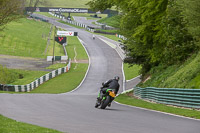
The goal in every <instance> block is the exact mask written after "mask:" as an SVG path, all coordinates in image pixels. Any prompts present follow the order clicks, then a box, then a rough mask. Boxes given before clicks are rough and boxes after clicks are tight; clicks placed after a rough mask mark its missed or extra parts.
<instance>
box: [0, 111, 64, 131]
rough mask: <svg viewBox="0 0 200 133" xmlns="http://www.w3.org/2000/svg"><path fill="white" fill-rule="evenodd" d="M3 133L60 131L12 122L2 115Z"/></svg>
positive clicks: (0, 121) (0, 120) (0, 119)
mask: <svg viewBox="0 0 200 133" xmlns="http://www.w3.org/2000/svg"><path fill="white" fill-rule="evenodd" d="M0 124H1V126H0V132H1V133H60V132H59V131H56V130H53V129H48V128H43V127H39V126H35V125H31V124H26V123H22V122H18V121H16V120H12V119H9V118H6V117H4V116H2V115H0Z"/></svg>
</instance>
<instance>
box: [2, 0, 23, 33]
mask: <svg viewBox="0 0 200 133" xmlns="http://www.w3.org/2000/svg"><path fill="white" fill-rule="evenodd" d="M24 2H25V0H0V29H1V30H2V29H3V26H4V25H5V24H7V23H9V22H11V21H13V20H16V19H18V18H19V17H21V16H20V14H22V12H23V9H24Z"/></svg>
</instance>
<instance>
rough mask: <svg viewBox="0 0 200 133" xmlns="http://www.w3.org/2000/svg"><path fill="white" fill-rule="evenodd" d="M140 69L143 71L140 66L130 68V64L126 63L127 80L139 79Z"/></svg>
mask: <svg viewBox="0 0 200 133" xmlns="http://www.w3.org/2000/svg"><path fill="white" fill-rule="evenodd" d="M140 69H141V66H138V65H133V66H130V65H129V64H127V63H124V74H125V79H126V80H130V79H132V78H135V77H137V76H138V75H140V73H139V71H140Z"/></svg>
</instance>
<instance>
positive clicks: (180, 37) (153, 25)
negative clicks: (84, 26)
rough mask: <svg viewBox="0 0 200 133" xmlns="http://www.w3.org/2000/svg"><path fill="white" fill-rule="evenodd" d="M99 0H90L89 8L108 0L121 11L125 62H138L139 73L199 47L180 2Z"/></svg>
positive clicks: (176, 60)
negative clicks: (125, 52) (124, 38)
mask: <svg viewBox="0 0 200 133" xmlns="http://www.w3.org/2000/svg"><path fill="white" fill-rule="evenodd" d="M103 1H104V0H101V1H98V2H97V1H96V0H93V1H91V3H93V5H92V8H96V9H98V10H99V9H102V10H103V9H105V7H109V6H110V5H109V4H111V5H114V6H116V7H117V8H118V9H120V11H122V14H121V16H122V17H121V24H120V28H121V34H123V35H124V36H125V37H126V38H127V40H126V41H125V42H124V43H125V48H126V51H127V58H126V59H125V62H127V63H130V64H134V63H136V64H139V65H141V66H142V71H141V72H142V74H145V73H147V72H148V71H150V70H151V69H152V68H153V67H155V66H158V65H160V64H164V65H173V64H179V63H182V62H184V61H185V60H187V58H188V57H190V56H191V55H192V54H193V53H195V52H196V51H198V50H199V46H198V45H197V43H195V40H194V34H192V32H191V30H192V29H191V28H190V29H189V28H188V27H189V26H188V25H190V23H188V21H187V20H188V19H187V18H189V16H190V17H191V15H190V13H188V16H187V14H186V15H185V16H184V15H183V14H184V11H183V9H184V6H183V5H181V4H180V3H178V2H177V1H178V0H152V1H149V0H108V1H107V3H104V2H105V1H104V2H103ZM185 1H186V0H185ZM193 1H195V0H193ZM196 1H197V0H196ZM185 3H190V2H188V1H187V2H185ZM193 4H194V2H193ZM97 5H98V6H97ZM100 5H101V6H100ZM190 5H192V4H190ZM193 6H194V5H193ZM196 8H198V7H196ZM196 11H197V10H195V12H196ZM190 12H194V10H190ZM196 14H197V13H196ZM191 23H194V22H193V21H191ZM195 23H196V21H195ZM193 27H194V24H193Z"/></svg>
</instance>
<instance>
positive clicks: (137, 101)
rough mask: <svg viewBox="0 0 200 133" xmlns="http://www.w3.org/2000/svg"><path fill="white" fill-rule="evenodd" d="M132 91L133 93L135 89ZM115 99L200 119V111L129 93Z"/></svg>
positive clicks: (132, 104) (123, 102) (128, 103)
mask: <svg viewBox="0 0 200 133" xmlns="http://www.w3.org/2000/svg"><path fill="white" fill-rule="evenodd" d="M130 93H133V91H132V92H130ZM130 93H129V95H130ZM115 100H116V101H117V102H119V103H122V104H127V105H131V106H136V107H141V108H146V109H151V110H156V111H161V112H167V113H171V114H176V115H180V116H186V117H191V118H196V119H200V111H197V110H190V109H182V108H176V107H171V106H167V105H164V104H156V103H150V102H146V101H143V100H140V99H136V98H134V97H131V96H128V95H127V94H121V95H119V96H118V97H116V99H115Z"/></svg>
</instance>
